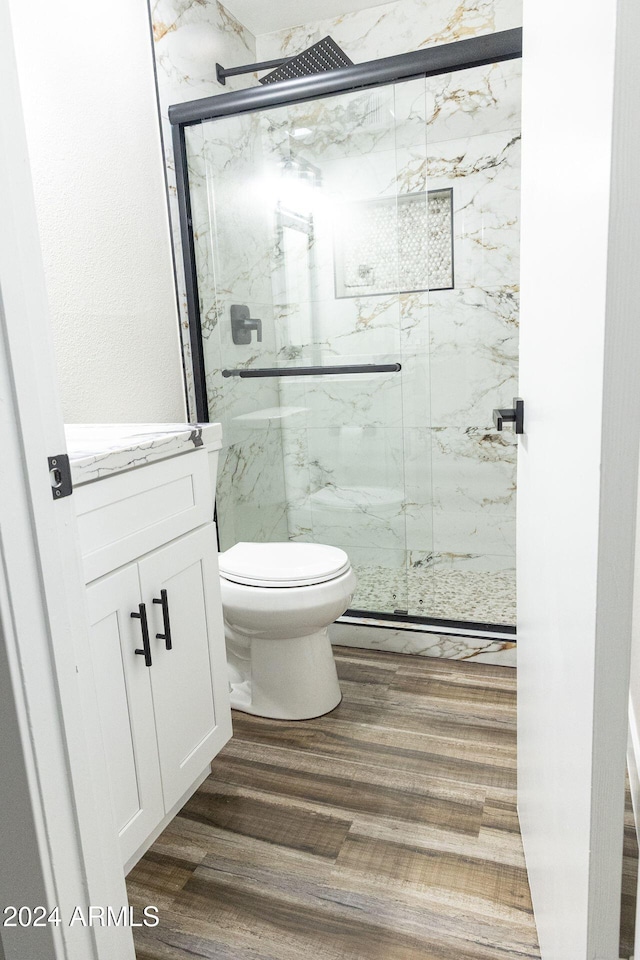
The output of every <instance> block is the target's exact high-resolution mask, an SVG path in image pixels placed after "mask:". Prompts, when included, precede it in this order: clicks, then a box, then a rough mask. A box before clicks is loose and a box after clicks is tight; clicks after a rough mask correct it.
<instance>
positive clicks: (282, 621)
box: [220, 543, 356, 720]
mask: <svg viewBox="0 0 640 960" xmlns="http://www.w3.org/2000/svg"><path fill="white" fill-rule="evenodd" d="M220 586H221V591H222V607H223V611H224V627H225V637H226V641H227V661H228V664H229V678H230V683H231V706H232V707H233V708H234V709H235V710H243V711H244V712H245V713H253V714H256V715H257V716H260V717H273V718H275V719H279V720H309V719H311V718H312V717H319V716H321V715H322V714H323V713H328V712H329V710H333V708H334V707H336V706H337V705H338V704H339V703H340V700H341V699H342V694H341V692H340V685H339V684H338V676H337V673H336V665H335V662H334V659H333V651H332V649H331V642H330V640H329V637H328V634H327V627H328V626H329V624H330V623H333V621H334V620H336V619H337V618H338V617H340V616H342V614H343V613H344V612H345V610H346V609H347V607H348V606H349V604H350V602H351V598H352V596H353V592H354V590H355V587H356V578H355V574H354V573H353V570H352V569H351V565H350V563H349V558H348V556H347V555H346V553H345V552H344V550H339V549H338V548H337V547H328V546H325V545H324V544H319V543H237V544H236V545H235V546H234V547H231V549H229V550H226V551H225V552H224V553H221V554H220Z"/></svg>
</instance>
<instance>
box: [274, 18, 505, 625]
mask: <svg viewBox="0 0 640 960" xmlns="http://www.w3.org/2000/svg"><path fill="white" fill-rule="evenodd" d="M409 21H411V22H412V25H413V29H414V31H415V32H414V33H413V37H414V40H413V47H414V48H415V47H418V46H426V45H429V44H431V43H434V42H443V41H446V40H454V39H458V38H460V37H463V36H468V35H471V34H473V33H476V32H484V31H487V30H495V29H506V28H507V27H511V26H514V25H517V24H518V23H519V22H520V6H519V3H516V2H513V3H498V4H484V5H482V4H481V5H477V4H462V5H460V6H459V7H455V10H454V9H453V7H452V6H451V5H447V4H440V5H438V4H436V5H434V4H431V3H430V4H420V3H417V4H416V3H411V2H409V3H405V2H399V3H392V4H388V5H385V6H382V7H376V8H372V9H370V10H365V11H361V12H360V13H355V14H351V15H348V16H346V17H343V18H340V19H336V20H332V21H319V22H317V23H314V24H307V25H304V26H302V27H299V28H295V29H292V30H288V31H283V32H281V33H278V34H271V35H268V36H263V37H258V38H257V50H258V55H259V56H260V57H264V58H268V57H276V56H281V55H287V54H294V53H296V52H298V51H299V50H301V49H304V48H305V47H306V46H308V45H309V44H310V43H312V42H315V41H316V40H318V39H320V38H321V37H322V36H325V35H326V34H327V33H329V34H331V36H333V38H334V39H335V40H336V41H337V42H338V43H339V44H341V45H342V46H343V47H344V49H345V50H346V51H347V53H349V55H350V56H351V57H352V59H354V60H355V61H358V60H366V59H374V58H376V57H379V56H383V55H389V54H393V53H398V52H402V51H403V50H406V49H409V46H408V45H407V43H406V35H405V31H406V29H407V24H408V23H409ZM403 37H405V39H404V40H403V39H402V38H403ZM416 39H418V42H415V41H416ZM279 119H280V120H281V122H280V123H278V122H274V123H273V124H272V129H271V131H269V132H270V133H271V136H272V138H273V140H274V141H275V142H280V143H286V139H285V136H284V131H285V128H286V129H289V130H294V131H296V130H297V132H298V133H299V136H298V137H297V138H296V142H295V150H296V154H297V155H298V156H301V157H303V158H304V159H305V160H307V161H310V162H312V163H314V164H315V165H316V166H318V167H319V168H320V169H321V171H322V182H323V201H322V204H319V205H318V206H319V209H318V213H317V215H316V239H315V268H316V269H315V272H316V276H315V278H314V289H313V291H312V294H311V296H312V297H313V298H315V315H316V360H315V362H319V361H318V356H321V357H322V358H323V362H330V361H329V358H330V357H332V358H334V360H333V361H332V362H338V360H339V359H340V358H342V357H346V356H349V358H350V359H352V360H354V362H367V361H369V362H371V361H376V362H382V361H384V360H397V359H401V361H402V365H403V372H402V376H401V378H398V379H394V378H393V377H390V378H389V379H388V381H387V382H386V383H384V382H380V383H376V384H375V385H373V384H369V383H365V382H364V381H360V383H359V384H356V383H353V384H348V383H347V384H342V383H341V382H338V381H329V382H327V381H323V382H322V383H321V384H312V383H308V384H302V383H299V382H298V383H297V384H296V385H295V386H293V385H289V384H286V385H285V386H284V388H283V389H284V391H285V393H286V395H287V396H288V397H290V398H291V402H292V403H296V404H297V405H298V406H302V407H303V406H305V405H306V406H307V407H308V408H309V409H311V410H313V413H311V414H310V415H309V416H308V417H307V418H306V421H305V427H306V430H307V436H306V438H305V437H304V435H303V431H302V430H301V426H300V423H298V424H297V425H296V428H295V440H294V441H292V442H293V445H294V447H295V454H292V455H291V456H290V457H288V458H287V460H286V465H285V482H286V483H287V486H288V489H292V490H295V498H294V500H293V501H290V513H289V517H290V523H289V532H290V536H292V537H299V538H300V539H308V538H312V539H316V540H319V539H322V536H323V535H327V536H331V537H332V538H333V539H332V542H335V543H338V544H340V545H342V546H343V547H344V548H345V549H346V550H348V552H349V553H350V555H351V557H352V560H353V562H354V563H355V565H356V568H357V569H358V572H359V575H360V582H361V590H360V594H359V598H360V603H361V604H362V606H363V607H364V608H365V609H371V608H372V606H373V604H374V603H375V597H376V596H378V597H379V598H380V599H381V602H380V605H379V609H384V610H392V609H395V608H397V609H403V608H404V609H410V611H411V612H412V613H416V614H424V615H434V616H439V617H452V618H455V619H458V618H459V619H473V620H481V621H483V622H504V623H512V622H514V620H515V576H514V566H515V470H516V445H515V441H514V438H513V436H512V434H510V433H504V434H497V433H496V432H495V430H494V429H493V424H492V416H491V414H492V409H493V407H494V406H501V405H510V402H511V399H512V397H513V396H515V395H516V394H517V356H518V277H519V269H518V248H519V233H518V214H519V147H520V64H519V62H510V63H504V64H495V65H490V66H487V67H483V68H478V69H474V70H472V71H462V72H460V73H456V74H451V75H448V76H445V77H437V78H429V79H428V80H427V81H426V83H425V82H424V81H411V82H410V83H406V84H402V85H396V86H395V87H389V88H380V89H379V90H376V91H366V92H363V93H361V94H357V95H350V96H348V97H347V96H345V97H339V98H333V101H320V102H317V103H312V104H302V105H299V106H297V107H296V108H295V110H292V111H290V112H289V114H288V115H287V116H286V117H282V118H279ZM287 147H288V144H287ZM449 187H451V188H453V197H454V244H455V252H454V257H455V289H454V290H442V291H436V290H433V291H431V292H429V293H419V292H418V293H405V294H403V293H401V294H400V295H385V296H370V297H356V298H353V299H350V300H339V299H336V298H335V289H334V277H333V269H334V265H333V257H334V256H335V252H334V250H333V247H332V244H331V239H330V238H331V236H332V233H333V232H334V230H335V221H336V220H339V217H340V216H341V215H343V212H344V210H345V209H347V206H346V205H347V204H348V203H350V202H353V201H356V202H357V201H358V200H366V199H372V198H385V197H392V196H395V195H402V194H408V193H414V194H415V193H418V192H420V191H425V190H438V189H446V188H449ZM332 218H333V220H334V223H331V222H329V221H331V219H332ZM398 286H399V287H400V286H401V285H400V284H398ZM276 309H277V308H276ZM300 309H301V308H300V305H297V306H296V305H295V304H291V303H286V300H283V302H282V306H281V315H280V317H278V316H277V317H276V324H277V325H278V329H277V335H278V338H279V341H278V345H279V351H280V353H281V354H283V355H284V354H290V353H291V352H292V351H293V350H294V343H293V341H292V339H291V331H290V327H289V325H290V324H291V320H292V317H295V316H296V314H297V313H299V312H300ZM298 344H299V345H300V341H298ZM308 346H309V345H308V344H303V352H304V351H305V350H307V348H308ZM354 379H355V378H354ZM320 421H322V423H321V422H320ZM327 425H330V429H326V427H327ZM323 426H324V428H325V429H324V431H323V429H322V427H323ZM358 431H360V433H358ZM367 441H368V446H365V445H366V444H367ZM283 442H284V445H285V450H286V449H287V447H288V445H289V442H290V441H289V430H288V428H287V427H286V426H285V427H284V433H283ZM347 449H349V450H350V451H351V455H349V454H348V453H346V454H345V455H344V456H343V455H342V451H343V450H347ZM303 450H304V451H305V452H304V453H303V452H302V451H303ZM380 459H381V460H382V462H383V463H386V464H394V465H395V469H387V471H386V474H385V477H384V479H381V478H380V476H378V477H376V476H375V467H374V468H373V469H371V465H372V464H376V465H377V461H378V460H380ZM310 463H312V464H313V467H311V469H310V468H309V464H310ZM367 467H369V469H367ZM319 501H320V502H321V507H320V505H319ZM331 514H333V516H331ZM478 594H480V595H481V596H480V598H479V599H478V597H477V595H478ZM357 601H358V597H356V602H357Z"/></svg>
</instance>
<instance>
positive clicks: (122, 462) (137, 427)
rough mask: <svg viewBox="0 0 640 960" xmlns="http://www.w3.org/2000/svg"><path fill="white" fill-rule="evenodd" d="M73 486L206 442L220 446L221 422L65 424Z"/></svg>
mask: <svg viewBox="0 0 640 960" xmlns="http://www.w3.org/2000/svg"><path fill="white" fill-rule="evenodd" d="M65 436H66V441H67V452H68V454H69V463H70V465H71V480H72V482H73V484H74V486H78V485H80V484H82V483H89V482H90V481H92V480H99V479H101V478H102V477H108V476H112V475H113V474H116V473H123V472H124V471H125V470H133V469H135V468H137V467H142V466H144V465H145V464H148V463H153V462H154V461H156V460H166V459H167V458H168V457H174V456H177V455H179V454H182V453H186V452H188V451H189V450H195V449H197V448H198V447H201V446H203V445H207V446H214V447H215V446H218V447H219V446H220V444H221V439H222V428H221V426H220V424H219V423H200V424H198V423H193V424H187V423H96V424H67V425H66V426H65Z"/></svg>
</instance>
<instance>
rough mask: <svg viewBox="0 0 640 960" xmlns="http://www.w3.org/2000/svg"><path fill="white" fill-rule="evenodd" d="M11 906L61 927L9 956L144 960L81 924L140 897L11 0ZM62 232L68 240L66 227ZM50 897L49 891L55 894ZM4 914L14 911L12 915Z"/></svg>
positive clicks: (0, 131)
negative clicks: (93, 645) (103, 693)
mask: <svg viewBox="0 0 640 960" xmlns="http://www.w3.org/2000/svg"><path fill="white" fill-rule="evenodd" d="M0 224H2V230H1V231H0V396H1V397H2V404H0V408H1V409H0V441H1V442H2V447H3V480H4V483H3V487H4V489H3V494H4V496H3V499H2V504H1V505H0V715H1V719H2V736H3V749H4V750H6V751H7V755H8V756H9V757H10V758H11V765H12V777H11V778H8V777H3V778H0V811H1V816H2V830H0V910H1V909H3V908H4V906H5V905H9V904H13V905H15V906H21V905H23V904H24V905H29V906H31V907H33V906H35V905H39V904H42V905H43V906H45V907H49V908H53V907H54V906H58V907H59V908H60V912H61V920H62V922H61V924H60V925H59V926H53V925H50V926H47V927H45V928H40V929H36V928H33V927H27V928H17V929H8V928H5V929H3V930H2V934H1V936H2V947H3V950H4V954H5V957H6V960H22V958H24V957H25V956H26V955H29V956H33V957H44V956H47V957H51V958H54V957H55V958H56V960H58V958H60V960H62V958H65V960H108V958H112V957H113V956H115V955H117V956H118V957H119V958H120V957H121V958H123V960H134V957H135V952H134V948H133V938H132V935H131V930H130V929H129V928H128V927H117V928H116V927H106V926H91V927H90V926H85V925H83V924H82V923H81V922H76V923H74V925H73V926H71V925H70V923H69V921H70V919H71V916H72V913H73V909H74V907H76V906H77V907H80V908H81V909H82V910H83V912H84V914H85V916H86V911H87V908H88V906H89V905H99V906H103V907H105V908H106V907H108V906H111V907H113V908H114V909H115V910H116V911H117V910H119V909H120V908H121V907H123V906H125V907H126V906H128V900H127V894H126V886H125V882H124V873H123V870H122V866H121V864H120V862H119V850H118V846H117V843H116V842H115V840H114V837H115V832H114V829H113V818H112V813H111V804H110V799H109V787H108V779H107V771H106V765H105V763H104V756H103V749H102V743H101V732H100V729H99V725H98V713H97V709H96V700H95V688H94V686H93V680H92V679H91V670H90V663H89V661H88V656H89V651H88V645H87V643H86V636H87V629H88V627H87V617H86V612H85V600H84V585H83V579H82V574H81V569H80V560H79V550H78V540H77V531H76V523H75V514H74V506H73V498H72V497H66V498H62V499H59V500H56V499H54V497H53V495H52V489H51V482H50V478H49V467H48V457H51V456H60V455H62V454H64V453H65V452H66V444H65V437H64V425H63V419H62V412H61V406H60V402H59V396H58V386H57V379H56V374H55V357H54V353H53V346H52V341H51V327H50V323H49V314H48V305H47V296H46V289H45V278H44V270H43V265H42V257H41V251H40V243H39V236H38V226H37V221H36V213H35V205H34V200H33V191H32V184H31V176H30V168H29V157H28V151H27V144H26V137H25V131H24V121H23V114H22V105H21V101H20V90H19V80H18V73H17V67H16V62H15V56H14V50H13V39H12V31H11V21H10V15H9V6H8V0H0ZM61 242H62V238H61ZM43 901H44V902H43ZM0 917H1V915H0Z"/></svg>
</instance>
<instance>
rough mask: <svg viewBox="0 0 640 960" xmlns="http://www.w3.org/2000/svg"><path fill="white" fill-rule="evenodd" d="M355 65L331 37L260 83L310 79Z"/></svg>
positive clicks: (288, 62)
mask: <svg viewBox="0 0 640 960" xmlns="http://www.w3.org/2000/svg"><path fill="white" fill-rule="evenodd" d="M352 63H353V60H350V59H349V57H348V56H347V55H346V53H345V52H344V51H343V50H341V49H340V47H339V46H338V44H337V43H336V42H335V40H333V39H332V38H331V37H325V38H324V40H319V41H318V43H314V44H313V46H312V47H308V48H307V49H306V50H303V52H302V53H299V54H298V55H297V56H295V57H292V58H291V59H290V60H287V61H286V62H285V63H283V64H282V65H281V66H279V67H277V68H276V69H275V70H272V71H271V73H268V74H267V75H266V77H260V83H277V82H278V81H279V80H293V79H294V77H308V76H310V75H311V74H314V73H325V72H326V71H327V70H337V69H338V68H339V67H348V66H350V65H351V64H352Z"/></svg>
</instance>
